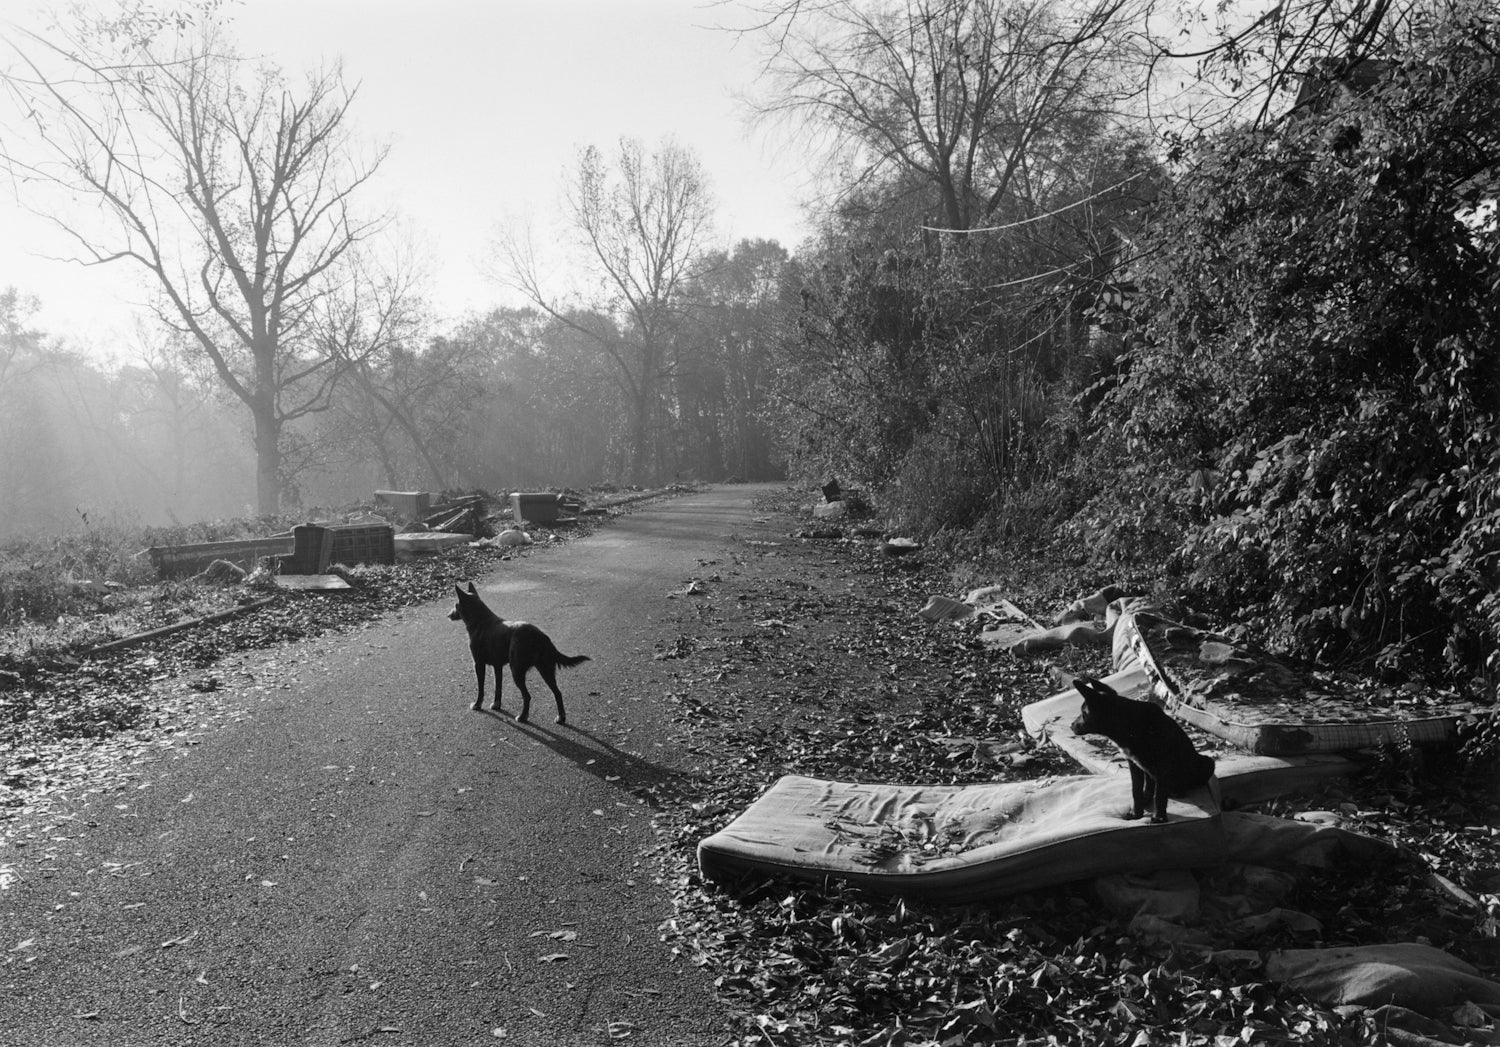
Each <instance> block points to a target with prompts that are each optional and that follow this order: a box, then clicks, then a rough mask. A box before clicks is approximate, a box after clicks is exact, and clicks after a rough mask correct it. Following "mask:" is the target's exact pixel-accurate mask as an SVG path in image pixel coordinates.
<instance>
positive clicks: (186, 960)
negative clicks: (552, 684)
mask: <svg viewBox="0 0 1500 1047" xmlns="http://www.w3.org/2000/svg"><path fill="white" fill-rule="evenodd" d="M756 492H757V489H756V488H753V487H725V488H719V489H715V490H711V491H707V492H703V493H697V494H690V495H686V496H682V497H678V498H674V499H670V500H666V501H663V502H660V503H657V504H655V505H651V506H649V507H646V508H642V509H640V510H638V511H637V512H635V513H633V514H630V515H627V516H623V517H621V518H619V519H617V520H616V521H614V522H612V523H611V524H609V525H608V526H606V527H603V528H601V529H600V530H599V531H598V532H597V533H596V534H594V535H592V536H590V537H587V538H584V539H581V540H578V541H574V542H570V543H567V544H566V545H564V546H562V547H559V548H554V549H548V550H539V551H536V552H533V553H530V554H528V555H526V556H524V557H522V558H519V559H516V560H513V561H510V562H507V563H504V564H501V565H500V566H499V567H498V568H497V569H496V570H495V571H494V572H493V573H492V574H490V575H488V576H486V577H482V578H480V579H479V580H478V586H479V590H480V593H481V595H482V596H483V597H484V599H485V600H486V602H488V603H489V604H490V606H491V607H492V608H494V609H495V610H496V611H497V613H499V614H501V615H502V616H504V617H506V618H523V619H527V620H530V621H533V622H536V623H537V624H539V625H541V626H542V627H543V628H544V629H546V630H547V631H548V632H549V633H550V634H551V635H552V637H553V639H554V640H555V641H556V643H557V646H558V647H559V649H561V650H562V651H563V652H564V653H567V654H587V655H589V656H590V657H591V658H592V659H593V661H591V662H588V663H586V664H584V665H583V666H581V667H579V668H578V669H574V670H566V671H563V672H561V673H560V674H559V683H560V685H561V687H562V690H563V695H564V697H565V698H566V699H567V702H568V713H569V721H570V722H569V725H568V726H566V727H558V726H556V725H554V724H553V723H552V719H553V705H552V700H551V696H550V695H549V694H548V693H547V692H546V688H545V686H544V685H542V684H541V682H540V681H539V680H538V679H537V678H536V676H535V674H533V675H532V677H531V682H532V686H533V690H532V694H533V697H534V698H535V700H534V701H533V703H532V723H531V724H529V725H520V724H517V723H516V722H515V721H514V720H513V719H512V716H513V715H514V713H515V711H516V710H517V709H518V708H519V703H518V701H517V698H518V695H517V692H516V690H515V686H514V684H513V683H512V682H511V681H509V680H508V679H507V681H506V690H505V697H504V708H505V714H506V715H505V716H503V717H497V716H495V715H493V714H491V713H490V712H489V711H488V707H489V701H488V700H486V711H485V712H482V713H476V712H473V711H471V710H470V708H469V705H470V702H471V701H472V700H473V688H474V676H473V669H472V665H471V663H470V661H469V657H468V651H467V643H466V638H465V636H464V634H463V630H462V627H461V626H460V625H459V623H457V622H451V621H449V620H448V619H447V613H448V610H449V609H450V608H451V606H452V603H453V601H452V590H451V589H448V590H447V591H446V592H441V593H436V592H435V593H434V594H433V597H434V599H433V602H432V603H431V604H428V605H425V606H422V607H416V608H411V609H409V610H407V611H404V612H402V613H400V614H397V615H394V616H392V617H389V618H386V619H383V620H381V621H378V622H375V623H373V624H371V625H369V626H367V627H365V628H363V629H359V630H355V631H352V632H348V633H344V634H342V635H329V636H323V637H319V638H317V639H313V640H308V641H306V642H304V643H301V644H296V645H292V646H288V647H282V648H279V649H273V650H269V651H261V652H255V653H251V654H245V655H241V656H238V657H236V658H235V659H233V660H230V661H227V662H224V663H220V665H219V666H218V668H217V673H218V675H219V677H220V678H221V679H222V680H223V684H224V685H223V689H222V690H221V691H220V692H218V693H217V695H216V696H215V699H214V700H215V701H216V702H217V707H218V709H219V710H220V713H221V715H220V716H219V717H218V720H217V724H216V725H214V726H209V727H205V728H198V729H195V730H192V731H189V732H186V733H185V734H183V735H180V736H179V744H177V745H176V746H174V747H173V748H171V749H169V750H165V751H163V753H162V755H161V756H160V758H158V759H156V760H155V761H154V762H152V763H149V764H145V765H143V766H140V767H138V768H136V769H135V770H136V771H137V772H138V773H137V774H136V775H135V776H134V777H132V778H130V779H129V780H128V781H127V782H126V783H125V784H124V785H123V787H121V788H117V789H113V790H111V791H109V792H107V793H105V794H104V795H101V796H95V797H92V798H91V799H89V800H88V801H87V802H83V803H78V804H74V805H72V806H70V807H68V808H67V809H66V810H65V811H64V812H61V813H62V814H63V817H62V818H58V819H54V821H55V822H56V823H57V824H56V826H55V828H54V829H53V831H52V833H51V835H50V836H49V837H48V838H46V839H42V840H39V841H37V842H34V843H31V844H29V845H28V846H27V847H26V848H25V849H24V850H23V851H18V852H17V853H16V854H14V855H12V856H11V858H8V859H7V860H14V863H15V866H16V871H17V874H18V879H17V881H16V882H15V883H14V884H13V885H12V886H11V887H10V888H9V889H8V890H6V891H4V892H3V893H0V1045H3V1047H72V1045H92V1044H98V1045H101V1047H103V1045H108V1047H131V1045H147V1044H149V1045H159V1044H215V1045H219V1044H224V1045H232V1044H256V1045H279V1044H288V1045H290V1044H310V1045H332V1044H346V1043H369V1044H375V1045H379V1047H387V1045H389V1047H395V1045H404V1044H412V1045H422V1047H429V1045H449V1044H487V1043H505V1044H508V1045H517V1044H526V1045H529V1044H548V1045H551V1044H596V1043H609V1042H622V1041H623V1042H626V1043H641V1044H712V1043H723V1042H725V1041H726V1040H727V1038H728V1037H727V1035H726V1033H725V1031H724V1030H725V1029H726V1028H727V1012H726V1011H725V1010H724V1009H723V1008H722V1007H721V1006H720V1005H719V1004H718V1003H717V1002H716V1001H715V999H714V997H713V995H712V989H711V986H710V985H709V984H708V982H707V978H706V977H705V976H704V975H703V974H702V973H701V972H699V971H698V970H697V969H695V968H694V967H692V966H691V964H689V963H687V962H686V961H685V960H683V959H682V958H680V957H674V956H672V955H671V954H670V952H669V950H668V948H667V946H665V945H663V944H662V943H661V942H660V940H659V938H658V931H657V928H658V925H659V924H660V923H661V921H662V920H663V919H665V918H666V917H667V916H668V915H669V903H668V901H667V896H666V893H665V891H664V890H663V888H662V887H661V886H660V885H659V884H657V883H656V882H655V880H654V877H655V875H656V868H655V863H654V862H653V860H651V859H650V858H649V857H646V856H644V854H643V852H645V851H646V850H647V849H649V848H650V847H651V846H652V845H653V842H654V841H653V837H652V831H651V828H650V818H651V813H652V809H651V804H650V801H649V790H650V788H651V787H652V786H653V785H654V784H657V783H659V782H661V781H663V780H664V779H665V777H666V776H667V775H668V774H670V772H671V770H672V769H673V768H674V767H679V766H683V765H685V760H686V758H685V757H679V754H677V753H676V752H674V751H673V750H672V748H671V746H670V745H668V744H667V743H666V741H665V739H666V737H667V719H668V711H667V709H666V707H665V703H664V701H663V699H662V691H663V686H662V683H663V679H664V672H663V670H662V669H661V664H662V663H660V662H656V661H653V658H652V653H653V646H654V645H655V644H656V643H658V642H659V641H663V640H665V639H666V638H667V637H666V626H665V625H663V624H662V623H663V620H664V618H665V616H666V615H667V612H668V608H667V601H668V599H669V597H668V594H669V593H670V592H671V591H672V590H673V589H677V588H681V587H682V585H683V584H684V582H685V580H686V579H687V577H688V576H689V575H690V574H691V573H692V572H693V571H694V569H695V568H697V567H698V562H699V560H700V559H704V560H706V559H713V558H716V557H719V556H722V555H723V554H724V549H725V546H726V544H727V542H728V541H729V538H730V535H731V534H733V533H735V532H744V531H746V530H747V529H749V528H750V526H751V519H752V510H751V500H752V498H753V497H754V495H755V493H756ZM672 635H674V636H675V635H676V633H675V631H673V633H672ZM507 675H508V674H507ZM487 693H492V692H489V689H488V688H487ZM679 759H680V760H681V762H680V763H679V762H677V761H679Z"/></svg>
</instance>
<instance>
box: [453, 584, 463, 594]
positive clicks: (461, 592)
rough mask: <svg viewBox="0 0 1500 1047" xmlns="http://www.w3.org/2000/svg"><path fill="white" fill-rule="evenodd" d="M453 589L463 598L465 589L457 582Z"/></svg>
mask: <svg viewBox="0 0 1500 1047" xmlns="http://www.w3.org/2000/svg"><path fill="white" fill-rule="evenodd" d="M453 589H454V591H455V592H457V593H458V595H459V596H462V595H463V594H464V587H463V586H461V585H459V584H458V583H457V582H454V583H453Z"/></svg>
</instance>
